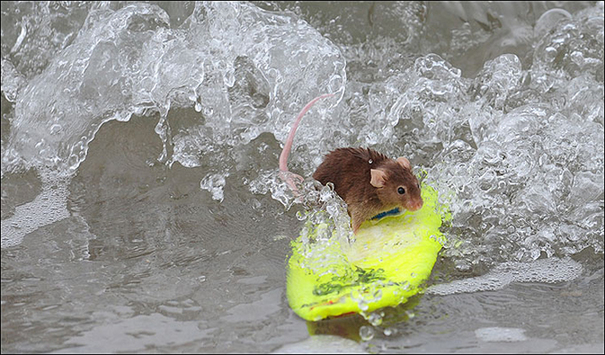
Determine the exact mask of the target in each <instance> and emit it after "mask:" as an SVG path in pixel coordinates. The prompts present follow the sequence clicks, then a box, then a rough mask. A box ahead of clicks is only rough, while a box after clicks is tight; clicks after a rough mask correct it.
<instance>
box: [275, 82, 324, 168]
mask: <svg viewBox="0 0 605 355" xmlns="http://www.w3.org/2000/svg"><path fill="white" fill-rule="evenodd" d="M330 96H334V94H323V95H321V96H318V97H316V98H314V99H313V100H311V101H310V102H309V103H308V104H306V105H305V107H303V109H302V110H301V111H300V113H299V114H298V117H296V120H295V121H294V124H293V125H292V128H291V129H290V134H289V135H288V139H286V144H284V149H283V150H282V152H281V155H280V156H279V170H280V171H281V172H287V171H288V156H289V155H290V150H292V143H294V135H295V134H296V129H297V128H298V125H299V124H300V121H301V120H302V118H303V116H304V115H305V113H307V111H309V110H310V109H311V107H313V104H315V103H316V102H317V101H319V100H321V99H323V98H326V97H330Z"/></svg>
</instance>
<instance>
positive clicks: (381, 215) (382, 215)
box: [370, 207, 401, 219]
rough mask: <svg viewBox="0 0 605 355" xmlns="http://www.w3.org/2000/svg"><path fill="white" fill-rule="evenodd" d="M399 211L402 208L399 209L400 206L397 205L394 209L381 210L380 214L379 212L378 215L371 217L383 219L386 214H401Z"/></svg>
mask: <svg viewBox="0 0 605 355" xmlns="http://www.w3.org/2000/svg"><path fill="white" fill-rule="evenodd" d="M399 212H401V210H400V209H399V207H395V208H393V209H392V210H388V211H385V212H380V213H379V214H377V215H376V216H374V217H372V218H370V219H381V218H383V217H386V216H391V215H396V214H399Z"/></svg>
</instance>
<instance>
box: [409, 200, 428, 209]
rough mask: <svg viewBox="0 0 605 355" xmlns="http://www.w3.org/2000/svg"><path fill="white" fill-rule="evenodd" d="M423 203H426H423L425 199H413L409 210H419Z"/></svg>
mask: <svg viewBox="0 0 605 355" xmlns="http://www.w3.org/2000/svg"><path fill="white" fill-rule="evenodd" d="M423 204H424V203H423V201H422V200H418V201H411V202H410V203H409V204H408V210H410V211H418V210H419V209H421V208H422V205H423Z"/></svg>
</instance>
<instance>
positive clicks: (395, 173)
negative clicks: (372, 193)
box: [370, 157, 423, 211]
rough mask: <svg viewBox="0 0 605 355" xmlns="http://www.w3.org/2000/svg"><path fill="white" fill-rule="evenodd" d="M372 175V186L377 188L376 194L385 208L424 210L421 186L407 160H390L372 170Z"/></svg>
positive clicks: (401, 158) (402, 158)
mask: <svg viewBox="0 0 605 355" xmlns="http://www.w3.org/2000/svg"><path fill="white" fill-rule="evenodd" d="M370 175H371V178H370V184H371V185H372V186H373V187H375V188H376V194H377V195H378V198H379V199H380V202H382V203H383V204H384V205H385V207H388V208H392V207H395V206H399V207H403V208H405V209H406V210H409V211H417V210H419V209H420V208H422V204H423V201H422V197H420V184H419V183H418V179H417V178H416V176H414V174H412V166H411V164H410V161H409V160H407V159H406V158H404V157H400V158H397V160H390V159H389V160H387V161H385V162H384V164H382V165H380V166H379V167H377V168H376V169H371V170H370Z"/></svg>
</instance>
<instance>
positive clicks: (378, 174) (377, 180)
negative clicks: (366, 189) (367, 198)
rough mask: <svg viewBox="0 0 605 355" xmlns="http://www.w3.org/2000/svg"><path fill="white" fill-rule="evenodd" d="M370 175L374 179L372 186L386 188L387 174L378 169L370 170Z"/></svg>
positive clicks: (371, 182)
mask: <svg viewBox="0 0 605 355" xmlns="http://www.w3.org/2000/svg"><path fill="white" fill-rule="evenodd" d="M370 175H371V176H372V178H371V179H370V184H371V185H372V186H374V187H377V188H378V187H384V185H385V184H386V182H387V174H386V173H385V172H384V171H382V170H378V169H372V170H370Z"/></svg>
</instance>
